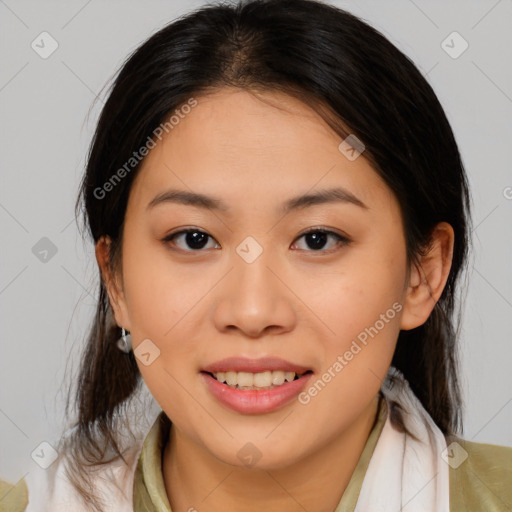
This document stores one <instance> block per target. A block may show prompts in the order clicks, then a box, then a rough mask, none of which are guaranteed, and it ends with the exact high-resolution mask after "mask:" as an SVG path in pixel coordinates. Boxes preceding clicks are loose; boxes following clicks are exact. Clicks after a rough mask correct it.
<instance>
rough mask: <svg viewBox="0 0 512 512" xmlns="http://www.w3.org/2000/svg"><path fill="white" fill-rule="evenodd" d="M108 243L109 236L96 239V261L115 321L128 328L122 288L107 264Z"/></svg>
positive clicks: (108, 255) (108, 254)
mask: <svg viewBox="0 0 512 512" xmlns="http://www.w3.org/2000/svg"><path fill="white" fill-rule="evenodd" d="M110 244H111V240H110V238H109V237H101V238H100V239H99V240H98V242H97V243H96V247H95V253H96V261H97V262H98V266H99V268H100V272H101V276H102V280H103V283H104V286H105V288H106V290H107V294H108V298H109V301H110V305H111V307H112V310H113V311H114V316H115V319H116V323H117V325H119V326H120V327H124V328H125V329H127V330H129V329H130V325H129V320H128V314H127V311H126V305H125V300H124V294H123V290H122V287H121V286H119V284H118V282H117V281H118V279H116V275H114V273H113V271H112V267H111V265H110V264H109V261H110V260H109V258H110Z"/></svg>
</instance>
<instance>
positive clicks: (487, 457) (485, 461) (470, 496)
mask: <svg viewBox="0 0 512 512" xmlns="http://www.w3.org/2000/svg"><path fill="white" fill-rule="evenodd" d="M447 444H448V450H447V454H446V456H447V462H448V464H449V465H450V509H451V510H452V511H453V512H456V511H459V510H485V511H486V512H494V511H496V512H498V511H502V510H509V509H510V508H511V507H512V486H511V482H512V448H509V447H506V446H497V445H493V444H485V443H474V442H471V441H465V440H463V439H459V438H453V439H450V440H449V441H448V442H447Z"/></svg>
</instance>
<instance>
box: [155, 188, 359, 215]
mask: <svg viewBox="0 0 512 512" xmlns="http://www.w3.org/2000/svg"><path fill="white" fill-rule="evenodd" d="M165 203H178V204H184V205H189V206H196V207H199V208H205V209H208V210H212V211H220V212H224V213H227V212H229V207H228V205H227V204H226V203H224V202H223V201H222V200H221V199H218V198H216V197H212V196H207V195H204V194H198V193H195V192H188V191H186V190H177V189H169V190H166V191H165V192H161V193H160V194H157V195H156V196H155V197H154V198H153V199H152V200H151V201H150V202H149V203H148V205H147V207H146V209H147V210H149V209H152V208H154V207H155V206H157V205H160V204H165ZM324 203H345V204H353V205H355V206H358V207H360V208H363V209H365V210H369V208H368V206H367V205H366V204H364V203H363V202H362V201H361V200H360V199H358V198H357V197H356V196H355V195H354V194H352V192H350V191H348V190H346V189H344V188H341V187H337V188H330V189H322V190H319V191H317V192H314V193H312V194H304V195H301V196H297V197H293V198H291V199H288V200H287V201H286V202H284V203H283V204H282V205H281V208H280V209H281V212H282V213H284V214H287V213H289V212H291V211H293V210H299V209H303V208H307V207H310V206H313V205H318V204H324Z"/></svg>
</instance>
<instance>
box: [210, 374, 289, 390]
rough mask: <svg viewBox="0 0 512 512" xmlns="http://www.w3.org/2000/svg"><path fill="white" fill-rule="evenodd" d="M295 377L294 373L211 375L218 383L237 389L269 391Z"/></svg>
mask: <svg viewBox="0 0 512 512" xmlns="http://www.w3.org/2000/svg"><path fill="white" fill-rule="evenodd" d="M296 375H297V374H296V373H295V372H283V371H275V372H271V371H266V372H260V373H249V372H217V373H214V374H213V376H214V377H215V378H216V379H217V380H218V381H219V382H225V383H226V384H228V386H231V387H236V388H238V389H271V388H273V387H275V386H281V385H282V384H284V381H288V382H291V381H292V380H294V379H295V376H296Z"/></svg>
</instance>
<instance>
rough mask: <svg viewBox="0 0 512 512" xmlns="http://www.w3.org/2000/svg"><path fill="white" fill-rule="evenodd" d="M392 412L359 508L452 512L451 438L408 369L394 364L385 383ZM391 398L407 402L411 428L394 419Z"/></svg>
mask: <svg viewBox="0 0 512 512" xmlns="http://www.w3.org/2000/svg"><path fill="white" fill-rule="evenodd" d="M382 392H383V393H384V396H385V398H386V400H387V404H388V417H387V419H386V422H385V424H384V427H383V429H382V432H381V434H380V437H379V440H378V441H377V444H376V446H375V451H374V453H373V455H372V458H371V460H370V463H369V466H368V469H367V471H366V475H365V477H364V480H363V484H362V487H361V492H360V494H359V499H358V501H357V505H356V508H355V510H354V512H449V510H450V497H449V468H448V464H447V463H446V462H445V460H443V458H442V456H441V454H442V453H443V451H445V450H446V440H445V437H444V435H443V433H442V432H441V430H439V428H438V427H437V425H436V424H435V423H434V421H433V420H432V418H431V417H430V415H429V414H428V412H427V411H426V410H425V409H424V407H423V406H422V405H421V403H420V401H419V400H418V398H417V397H416V396H415V395H414V393H413V392H412V390H411V388H410V387H409V384H408V383H407V381H405V380H404V379H403V377H402V375H401V374H400V373H399V372H398V371H397V370H395V369H394V368H391V369H390V371H389V373H388V375H387V377H386V379H385V381H384V384H383V386H382ZM391 402H396V403H398V404H399V405H400V406H401V408H402V417H403V420H404V424H405V427H406V429H407V430H408V431H409V432H411V433H412V434H414V435H415V436H416V437H417V440H416V439H414V438H413V437H411V436H410V435H409V434H406V433H402V432H399V431H398V430H396V429H395V428H394V427H393V425H392V424H391V421H390V414H389V411H390V408H391Z"/></svg>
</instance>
